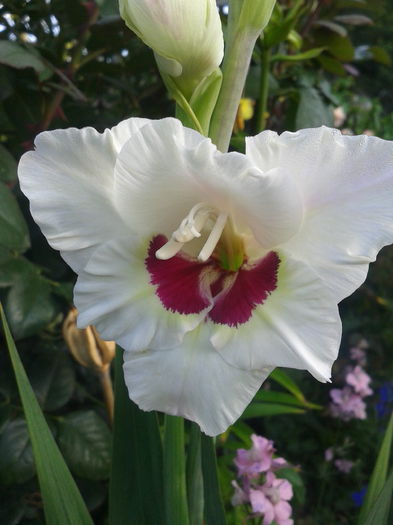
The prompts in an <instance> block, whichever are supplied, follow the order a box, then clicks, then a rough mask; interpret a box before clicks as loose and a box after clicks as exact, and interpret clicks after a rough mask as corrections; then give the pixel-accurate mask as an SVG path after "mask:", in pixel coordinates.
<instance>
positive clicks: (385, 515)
mask: <svg viewBox="0 0 393 525" xmlns="http://www.w3.org/2000/svg"><path fill="white" fill-rule="evenodd" d="M392 493H393V471H392V472H391V473H390V475H389V477H388V479H387V480H386V482H385V484H384V486H383V488H382V490H381V492H380V493H379V494H378V497H377V498H376V500H375V502H374V504H373V506H372V507H371V509H370V511H369V513H368V514H367V516H366V519H365V522H364V525H389V523H388V520H389V512H390V507H391V504H392Z"/></svg>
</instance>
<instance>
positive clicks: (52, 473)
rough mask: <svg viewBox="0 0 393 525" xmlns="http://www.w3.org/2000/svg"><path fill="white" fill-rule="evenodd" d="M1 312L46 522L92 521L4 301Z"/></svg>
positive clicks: (86, 523)
mask: <svg viewBox="0 0 393 525" xmlns="http://www.w3.org/2000/svg"><path fill="white" fill-rule="evenodd" d="M0 314H1V318H2V322H3V327H4V333H5V337H6V341H7V346H8V351H9V354H10V357H11V361H12V366H13V369H14V372H15V377H16V382H17V385H18V389H19V395H20V398H21V401H22V405H23V410H24V413H25V417H26V422H27V428H28V430H29V435H30V439H31V444H32V447H33V452H34V460H35V464H36V469H37V475H38V481H39V484H40V490H41V495H42V500H43V504H44V513H45V518H46V523H47V524H48V525H71V524H72V525H92V524H93V521H92V519H91V517H90V514H89V512H88V510H87V508H86V506H85V503H84V501H83V499H82V496H81V494H80V492H79V490H78V487H77V486H76V484H75V481H74V480H73V478H72V476H71V473H70V471H69V470H68V467H67V465H66V463H65V461H64V459H63V457H62V455H61V453H60V450H59V449H58V447H57V445H56V442H55V440H54V438H53V436H52V433H51V431H50V429H49V427H48V424H47V422H46V420H45V417H44V415H43V413H42V410H41V408H40V406H39V404H38V401H37V399H36V397H35V394H34V392H33V389H32V388H31V385H30V382H29V379H28V377H27V375H26V372H25V370H24V368H23V364H22V361H21V359H20V357H19V355H18V351H17V349H16V347H15V343H14V341H13V339H12V336H11V332H10V330H9V328H8V324H7V320H6V318H5V315H4V311H3V308H2V306H1V305H0Z"/></svg>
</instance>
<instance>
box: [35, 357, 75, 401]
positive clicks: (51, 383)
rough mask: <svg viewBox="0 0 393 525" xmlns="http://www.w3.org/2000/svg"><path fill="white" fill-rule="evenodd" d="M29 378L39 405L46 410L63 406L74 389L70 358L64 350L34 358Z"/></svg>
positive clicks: (73, 375) (73, 373)
mask: <svg viewBox="0 0 393 525" xmlns="http://www.w3.org/2000/svg"><path fill="white" fill-rule="evenodd" d="M29 378H30V381H31V385H32V387H33V389H34V392H35V394H36V396H37V398H38V400H39V402H40V404H41V406H42V407H43V408H44V409H45V410H48V411H51V410H58V409H59V408H61V407H62V406H64V405H65V404H66V403H67V402H68V401H69V400H70V399H71V396H72V394H73V392H74V389H75V371H74V368H73V366H72V363H71V360H70V358H69V356H68V355H67V354H66V353H65V352H62V351H60V350H56V349H53V350H51V351H50V352H45V354H43V355H40V356H38V357H37V358H36V359H34V361H33V362H32V364H31V366H30V370H29Z"/></svg>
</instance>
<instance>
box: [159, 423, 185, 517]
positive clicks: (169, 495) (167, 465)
mask: <svg viewBox="0 0 393 525" xmlns="http://www.w3.org/2000/svg"><path fill="white" fill-rule="evenodd" d="M164 498H165V516H166V525H189V519H188V505H187V491H186V464H185V450H184V419H183V418H181V417H176V416H168V415H167V416H165V429H164Z"/></svg>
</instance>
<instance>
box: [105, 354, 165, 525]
mask: <svg viewBox="0 0 393 525" xmlns="http://www.w3.org/2000/svg"><path fill="white" fill-rule="evenodd" d="M122 365H123V351H122V350H121V349H120V348H117V349H116V358H115V415H114V426H113V447H112V471H111V479H110V486H109V523H110V525H163V524H164V506H163V489H162V479H161V473H162V444H161V438H160V433H159V427H158V422H157V416H156V414H155V413H153V412H143V411H142V410H140V409H139V408H138V407H137V406H136V405H135V403H133V402H132V401H131V400H130V398H129V397H128V392H127V388H126V385H125V383H124V375H123V369H122ZM152 502H154V504H152Z"/></svg>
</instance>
